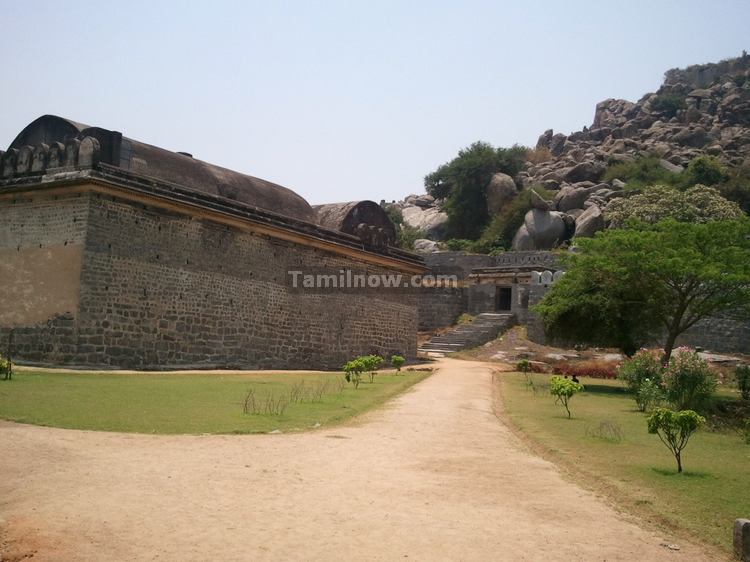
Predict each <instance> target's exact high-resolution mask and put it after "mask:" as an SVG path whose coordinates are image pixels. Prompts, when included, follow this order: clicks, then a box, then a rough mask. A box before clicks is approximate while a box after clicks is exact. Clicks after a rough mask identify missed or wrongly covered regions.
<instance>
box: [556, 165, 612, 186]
mask: <svg viewBox="0 0 750 562" xmlns="http://www.w3.org/2000/svg"><path fill="white" fill-rule="evenodd" d="M605 170H606V166H605V165H604V164H602V163H601V162H581V163H580V164H576V165H575V166H573V168H571V169H570V170H568V172H567V173H566V174H565V177H564V178H563V179H564V180H565V181H567V182H570V183H576V182H580V181H593V182H597V181H599V179H600V178H601V177H602V176H603V175H604V171H605Z"/></svg>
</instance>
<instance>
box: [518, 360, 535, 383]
mask: <svg viewBox="0 0 750 562" xmlns="http://www.w3.org/2000/svg"><path fill="white" fill-rule="evenodd" d="M516 369H518V370H519V371H520V372H522V373H523V376H524V377H525V378H526V386H528V387H530V388H533V387H534V381H533V379H532V378H531V374H530V373H531V363H530V362H529V360H528V359H521V360H520V361H519V362H518V363H516Z"/></svg>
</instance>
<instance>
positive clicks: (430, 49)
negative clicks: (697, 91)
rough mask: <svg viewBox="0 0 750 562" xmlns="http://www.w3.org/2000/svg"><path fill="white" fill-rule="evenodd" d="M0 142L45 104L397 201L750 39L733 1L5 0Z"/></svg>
mask: <svg viewBox="0 0 750 562" xmlns="http://www.w3.org/2000/svg"><path fill="white" fill-rule="evenodd" d="M0 7H1V8H2V9H0V53H2V59H3V63H2V78H0V147H3V148H5V147H7V145H8V144H9V143H10V142H11V141H12V140H13V138H14V137H15V135H16V134H17V133H18V132H19V131H20V130H21V129H22V128H23V127H24V126H25V125H26V124H27V123H29V122H30V121H32V120H33V119H35V118H36V117H38V116H40V115H43V114H45V113H52V114H57V115H61V116H65V117H69V118H71V119H74V120H76V121H80V122H83V123H87V124H90V125H98V126H102V127H105V128H108V129H115V130H118V131H121V132H122V133H123V134H124V135H125V136H128V137H132V138H135V139H138V140H141V141H144V142H148V143H151V144H155V145H158V146H162V147H164V148H168V149H170V150H182V151H187V152H191V153H192V154H193V155H194V156H195V157H196V158H200V159H202V160H206V161H209V162H212V163H215V164H219V165H222V166H226V167H228V168H232V169H235V170H239V171H242V172H246V173H249V174H251V175H255V176H258V177H261V178H265V179H268V180H271V181H275V182H278V183H281V184H282V185H286V186H287V187H290V188H292V189H294V190H296V191H297V192H298V193H300V194H301V195H302V196H303V197H305V198H307V199H308V201H310V202H311V203H322V202H333V201H348V200H353V199H373V200H376V201H379V200H380V199H383V198H384V199H388V200H391V199H400V198H403V197H404V196H405V195H407V194H409V193H414V192H421V191H423V187H422V178H423V177H424V175H425V174H426V173H429V172H431V171H433V170H434V169H435V168H436V167H437V166H439V165H440V164H441V163H443V162H445V161H447V160H449V159H450V158H452V157H453V156H454V155H455V154H456V152H457V151H458V149H460V148H461V147H464V146H467V145H468V144H470V143H472V142H473V141H476V140H485V141H488V142H491V143H492V144H494V145H502V146H509V145H512V144H513V143H520V144H526V145H534V144H535V143H536V139H537V137H538V136H539V134H540V133H542V132H543V131H544V130H545V129H549V128H553V129H555V131H561V132H566V133H567V132H571V131H574V130H578V129H580V128H581V127H582V126H583V125H590V124H591V121H592V119H593V115H594V106H595V104H596V103H597V102H598V101H601V100H603V99H606V98H608V97H618V98H625V99H630V100H637V99H638V98H640V97H641V95H643V94H644V93H646V92H649V91H654V90H655V89H656V88H658V86H659V84H660V82H661V79H662V76H663V73H664V71H665V70H667V69H669V68H673V67H681V66H686V65H689V64H694V63H704V62H713V61H717V60H720V59H722V58H727V57H734V56H739V55H740V53H741V51H742V49H748V50H750V33H748V30H749V29H750V2H749V1H748V0H744V1H720V0H713V1H706V0H702V1H700V2H697V1H659V0H650V1H643V2H628V1H626V0H621V1H618V2H609V1H602V0H600V1H591V2H580V1H569V0H568V1H565V2H563V1H558V2H544V1H539V0H537V1H536V2H500V1H495V2H489V1H486V2H477V1H465V0H464V1H452V2H443V1H409V0H401V1H377V0H370V1H367V2H365V1H361V2H357V1H350V2H345V1H326V2H323V1H319V2H312V1H309V2H304V1H295V2H291V1H290V2H282V1H279V2H273V1H272V0H265V1H262V2H260V1H258V2H256V1H244V2H222V1H218V0H213V1H211V2H207V1H206V2H184V1H183V2H166V1H164V2H161V1H158V0H149V1H148V2H141V1H133V0H128V1H126V2H90V1H88V2H76V1H74V0H66V1H65V2H60V1H55V2H47V1H40V0H35V1H33V2H29V1H27V2H21V1H17V0H12V1H0Z"/></svg>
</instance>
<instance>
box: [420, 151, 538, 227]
mask: <svg viewBox="0 0 750 562" xmlns="http://www.w3.org/2000/svg"><path fill="white" fill-rule="evenodd" d="M527 150H528V149H526V148H524V147H521V146H513V147H512V148H494V147H493V146H492V145H491V144H488V143H485V142H475V143H474V144H472V145H471V146H469V147H467V148H464V149H462V150H460V151H459V153H458V156H457V157H456V158H454V159H453V160H451V161H450V162H448V163H446V164H443V165H442V166H440V167H439V168H438V169H437V170H435V171H434V172H432V173H431V174H428V175H427V176H425V179H424V184H425V187H426V188H427V192H428V193H429V194H430V195H432V196H433V197H435V199H444V200H445V203H444V205H443V209H444V210H445V212H446V213H447V214H448V225H447V230H448V235H449V237H451V238H466V239H470V240H476V239H477V238H479V235H480V233H481V232H482V228H483V227H484V226H485V225H486V224H487V221H488V220H489V215H488V213H487V197H486V194H485V191H484V190H485V187H486V186H487V184H488V183H489V182H490V180H491V179H492V176H493V174H496V173H497V172H503V173H506V174H508V175H510V176H515V175H516V174H517V173H518V172H520V171H521V169H522V168H523V164H524V158H525V155H526V151H527Z"/></svg>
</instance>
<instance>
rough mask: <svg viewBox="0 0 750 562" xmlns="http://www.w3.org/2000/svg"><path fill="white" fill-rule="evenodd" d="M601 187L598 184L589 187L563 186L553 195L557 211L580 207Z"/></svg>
mask: <svg viewBox="0 0 750 562" xmlns="http://www.w3.org/2000/svg"><path fill="white" fill-rule="evenodd" d="M598 189H601V188H600V187H599V186H596V185H595V186H591V187H565V188H563V189H561V190H560V192H559V193H558V194H557V196H556V197H555V204H556V207H557V210H558V211H562V212H567V211H570V210H572V209H582V208H583V204H584V203H585V202H586V199H588V198H589V197H590V196H591V195H592V194H593V193H594V192H595V191H597V190H598Z"/></svg>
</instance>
